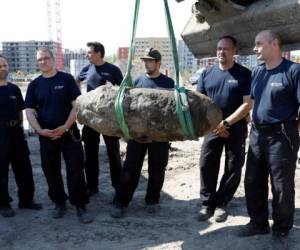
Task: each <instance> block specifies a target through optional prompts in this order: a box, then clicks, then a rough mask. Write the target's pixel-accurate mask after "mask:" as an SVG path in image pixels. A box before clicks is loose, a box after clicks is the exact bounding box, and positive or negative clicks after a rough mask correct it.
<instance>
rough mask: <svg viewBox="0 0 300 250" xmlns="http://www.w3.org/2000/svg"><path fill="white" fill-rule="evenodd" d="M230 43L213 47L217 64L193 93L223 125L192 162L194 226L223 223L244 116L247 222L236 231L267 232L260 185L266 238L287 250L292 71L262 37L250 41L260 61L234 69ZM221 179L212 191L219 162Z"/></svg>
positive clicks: (294, 117) (266, 35) (297, 68)
mask: <svg viewBox="0 0 300 250" xmlns="http://www.w3.org/2000/svg"><path fill="white" fill-rule="evenodd" d="M236 49H237V43H236V40H235V39H234V38H233V37H231V36H224V37H222V38H221V39H220V40H219V42H218V45H217V60H218V63H217V64H216V65H213V66H212V67H210V68H206V69H204V70H203V71H202V73H201V74H200V77H199V79H198V83H197V90H198V91H199V92H201V93H203V94H205V95H207V96H209V97H211V98H212V100H213V101H214V102H215V103H216V104H217V105H218V106H219V107H220V108H221V110H222V111H223V120H222V122H221V123H220V124H219V125H218V126H217V127H216V128H215V130H214V131H213V132H211V133H210V134H208V135H207V136H206V137H205V138H204V141H203V144H202V148H201V155H200V170H201V171H200V179H201V191H200V196H201V198H202V207H201V209H200V211H199V215H198V219H199V220H200V221H204V220H208V219H209V218H211V217H214V219H215V221H216V222H222V221H225V220H226V219H227V215H228V211H227V208H226V205H227V204H228V202H229V201H230V200H231V199H232V197H233V195H234V193H235V191H236V190H237V187H238V185H239V183H240V179H241V170H242V166H243V165H244V160H245V139H246V137H247V118H248V113H249V111H250V110H251V109H252V108H253V110H252V121H251V124H250V125H251V130H250V138H249V148H248V154H247V161H246V173H245V196H246V205H247V210H248V214H249V217H250V222H249V223H248V224H247V225H245V226H243V227H242V228H241V229H240V231H239V233H238V234H239V236H241V237H247V236H253V235H258V234H268V233H269V232H270V225H269V211H268V178H269V176H270V180H271V187H272V196H273V200H272V208H273V212H272V219H273V225H272V236H273V239H275V242H276V241H277V242H279V243H280V244H282V245H281V248H280V249H287V243H288V241H287V239H288V234H289V231H290V230H291V229H292V227H293V216H294V210H295V184H294V183H295V182H294V177H295V169H296V160H297V152H298V148H299V134H298V120H299V118H298V116H299V104H300V64H297V63H293V62H291V61H289V60H287V59H285V58H283V57H282V51H281V39H280V36H279V35H278V34H277V33H275V32H273V31H270V30H265V31H262V32H260V33H259V34H258V35H257V36H256V38H255V46H254V52H255V54H256V55H257V59H258V60H260V61H263V62H264V63H262V64H261V65H259V66H258V67H257V68H256V69H254V70H253V72H252V76H251V73H250V71H249V70H248V69H246V68H244V67H242V66H241V65H239V64H237V63H236V62H234V55H235V54H236ZM223 147H225V167H224V174H223V176H222V178H221V181H220V184H219V187H218V188H217V180H218V173H219V168H220V157H221V154H222V150H223Z"/></svg>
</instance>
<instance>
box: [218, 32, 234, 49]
mask: <svg viewBox="0 0 300 250" xmlns="http://www.w3.org/2000/svg"><path fill="white" fill-rule="evenodd" d="M223 39H226V40H230V42H231V43H232V45H233V47H234V48H235V49H236V48H237V40H236V39H235V38H234V37H233V36H230V35H226V36H222V37H220V38H219V41H221V40H223Z"/></svg>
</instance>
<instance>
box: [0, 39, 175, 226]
mask: <svg viewBox="0 0 300 250" xmlns="http://www.w3.org/2000/svg"><path fill="white" fill-rule="evenodd" d="M87 47H88V50H87V58H88V60H89V62H90V64H88V65H87V66H86V67H84V68H83V69H82V70H81V72H80V74H79V75H78V77H77V79H76V80H75V79H74V78H73V76H72V75H70V74H68V73H65V72H61V71H57V70H56V68H55V61H54V56H53V54H52V52H51V50H49V49H48V48H40V49H38V51H37V55H36V56H37V63H38V66H39V69H40V71H41V75H40V76H38V77H37V78H36V79H34V80H33V81H32V82H30V84H29V86H28V89H27V93H26V98H25V102H24V100H23V97H22V94H21V91H20V89H19V87H17V85H15V84H13V83H10V82H8V80H7V77H8V72H9V70H8V63H7V61H6V59H5V58H4V57H2V56H1V57H0V96H1V98H0V101H1V104H2V105H1V109H0V126H1V130H0V135H1V137H0V139H1V140H0V147H1V152H3V154H1V157H0V165H1V167H0V214H1V215H2V216H4V217H12V216H14V215H15V210H14V209H13V208H12V207H11V205H10V202H11V201H12V199H11V197H10V196H9V193H8V169H9V164H10V163H11V166H12V169H13V171H14V174H15V178H16V182H17V186H18V194H19V208H27V209H36V210H38V209H42V205H41V204H38V203H36V202H35V201H34V199H33V194H34V182H33V174H32V166H31V163H30V158H29V149H28V145H27V141H26V140H25V137H24V130H23V124H22V110H23V109H24V108H26V116H27V119H28V121H29V123H30V125H31V127H32V128H33V129H34V130H35V131H36V133H37V134H38V135H39V141H40V155H41V165H42V169H43V172H44V175H45V177H46V181H47V184H48V195H49V197H50V199H51V200H52V201H53V203H54V204H55V208H54V209H53V211H52V217H53V218H55V219H58V218H62V217H63V216H64V215H65V213H66V211H67V206H66V201H67V200H68V199H69V201H70V203H71V204H72V205H74V206H75V207H76V211H77V216H78V218H79V220H80V221H81V222H82V223H90V222H92V221H93V218H92V216H91V214H90V213H89V212H88V211H87V209H86V204H87V203H88V202H89V197H90V196H92V195H94V194H96V193H98V191H99V189H98V186H99V160H98V153H99V152H98V151H99V143H100V134H99V133H98V132H96V131H94V130H93V129H91V128H89V127H87V126H84V127H83V129H82V140H81V136H80V130H79V129H78V127H77V125H76V110H75V107H74V102H75V100H76V98H77V97H78V96H79V95H80V94H81V93H80V84H81V82H83V81H85V82H86V84H87V91H91V90H94V89H95V88H97V87H99V86H101V85H104V84H111V85H120V83H121V81H122V79H123V75H122V73H121V71H120V69H119V68H118V67H117V66H115V65H113V64H110V63H108V62H106V61H105V60H104V56H105V49H104V46H103V45H102V44H101V43H99V42H89V43H87ZM142 60H143V61H144V63H145V68H146V73H145V74H144V75H142V76H141V77H140V78H138V79H137V80H136V82H135V87H144V88H156V87H161V88H174V81H173V80H172V79H171V78H169V77H167V76H165V75H163V74H162V73H160V71H159V69H160V65H161V54H160V52H159V51H158V50H155V49H153V48H150V49H147V50H146V51H145V56H144V57H143V58H142ZM102 137H103V139H104V142H105V144H106V149H107V153H108V159H109V166H110V173H111V182H112V186H113V187H114V188H115V198H114V204H116V209H114V210H112V216H114V217H121V216H123V214H124V212H125V210H123V206H124V207H125V206H128V204H129V202H130V200H131V198H132V196H133V193H134V191H135V189H136V187H137V184H138V180H139V176H140V173H141V169H142V165H143V160H144V157H145V154H146V151H147V150H148V154H149V185H148V190H147V195H146V203H147V204H148V205H149V207H151V208H153V207H155V205H157V204H158V203H159V196H160V191H161V189H162V186H163V182H164V173H165V167H166V166H167V163H168V150H169V143H165V142H152V143H148V144H141V143H138V142H136V141H134V140H130V141H128V145H127V153H126V159H125V162H124V167H123V168H122V162H121V156H120V143H119V138H118V137H112V136H106V135H102ZM82 142H83V145H84V148H83V145H82ZM61 155H63V158H64V161H65V165H66V179H67V188H68V192H65V188H64V182H63V177H62V173H61ZM157 156H159V157H157ZM67 193H68V194H67ZM117 204H118V206H117ZM117 208H122V209H121V210H120V211H119V210H118V209H117ZM150 210H151V209H150ZM117 212H119V214H118V213H117Z"/></svg>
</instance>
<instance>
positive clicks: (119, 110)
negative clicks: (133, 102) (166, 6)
mask: <svg viewBox="0 0 300 250" xmlns="http://www.w3.org/2000/svg"><path fill="white" fill-rule="evenodd" d="M139 8H140V0H136V1H135V8H134V17H133V26H132V35H131V42H130V50H129V56H128V61H127V70H126V74H125V77H124V79H123V81H122V82H121V85H120V88H119V92H118V95H117V97H116V100H115V111H116V115H117V119H118V122H119V125H120V128H121V130H122V132H123V135H124V137H125V138H126V139H130V138H131V137H130V134H129V129H128V126H127V124H126V121H125V118H124V111H123V100H124V96H125V90H126V87H132V77H131V68H132V58H133V55H134V52H135V33H136V26H137V20H138V14H139Z"/></svg>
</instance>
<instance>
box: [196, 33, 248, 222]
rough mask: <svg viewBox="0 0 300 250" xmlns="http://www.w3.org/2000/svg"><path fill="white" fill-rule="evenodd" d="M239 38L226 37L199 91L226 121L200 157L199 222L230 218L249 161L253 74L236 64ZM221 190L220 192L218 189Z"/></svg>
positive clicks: (208, 139)
mask: <svg viewBox="0 0 300 250" xmlns="http://www.w3.org/2000/svg"><path fill="white" fill-rule="evenodd" d="M236 51H237V44H236V40H235V38H233V37H232V36H224V37H222V38H221V39H220V40H219V42H218V45H217V59H218V64H215V65H213V66H212V67H211V68H207V69H205V70H204V71H203V72H202V74H201V76H200V78H199V80H198V85H197V91H199V92H201V93H203V94H205V95H207V96H209V97H210V98H211V99H212V100H213V101H214V102H215V103H216V104H217V105H218V106H219V107H220V108H221V110H222V112H223V121H222V122H221V123H220V124H219V125H218V126H217V128H216V129H215V130H214V131H213V132H212V133H209V134H208V135H207V136H205V138H204V141H203V143H202V148H201V156H200V178H201V184H200V188H201V190H200V197H201V199H202V208H201V210H200V211H199V214H198V219H199V220H200V221H203V220H207V219H209V218H210V217H212V216H213V215H214V219H215V221H216V222H222V221H225V220H226V219H227V216H228V212H227V211H226V205H227V204H228V202H229V201H230V200H231V199H232V197H233V195H234V193H235V191H236V189H237V188H238V186H239V183H240V179H241V171H242V167H243V165H244V161H245V139H246V137H247V122H246V119H245V117H246V116H247V115H248V113H249V111H250V109H251V103H250V97H249V95H250V85H251V72H250V70H248V69H247V68H245V67H243V66H241V65H239V64H238V63H236V62H235V61H234V55H235V54H236ZM224 147H225V168H224V174H223V176H222V179H221V182H220V185H219V188H218V189H217V182H218V174H219V169H220V159H221V155H222V151H223V148H224ZM216 189H217V190H216Z"/></svg>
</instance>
